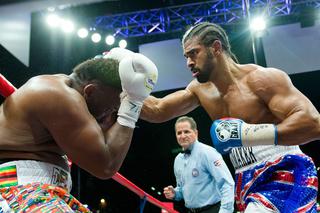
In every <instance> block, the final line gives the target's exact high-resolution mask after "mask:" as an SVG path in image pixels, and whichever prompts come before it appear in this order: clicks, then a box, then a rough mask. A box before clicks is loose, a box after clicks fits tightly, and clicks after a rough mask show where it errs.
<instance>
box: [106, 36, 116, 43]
mask: <svg viewBox="0 0 320 213" xmlns="http://www.w3.org/2000/svg"><path fill="white" fill-rule="evenodd" d="M114 40H115V39H114V36H112V35H108V36H107V37H106V44H108V45H113V44H114Z"/></svg>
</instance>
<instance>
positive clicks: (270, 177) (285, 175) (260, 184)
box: [236, 154, 318, 213]
mask: <svg viewBox="0 0 320 213" xmlns="http://www.w3.org/2000/svg"><path fill="white" fill-rule="evenodd" d="M317 192H318V178H317V171H316V169H315V165H314V163H313V161H312V159H311V158H310V157H309V156H307V155H305V154H288V155H283V156H281V157H279V158H277V159H275V160H273V161H266V162H264V163H261V164H258V165H256V166H254V167H253V168H250V169H248V170H243V171H241V172H237V173H236V204H237V208H238V210H239V211H242V212H243V211H245V210H246V208H247V206H248V204H249V203H250V204H252V203H255V204H258V205H259V206H263V207H264V208H265V209H266V210H267V211H266V212H281V213H282V212H283V213H300V212H301V213H302V212H303V213H305V212H309V213H313V212H317V211H316V200H317Z"/></svg>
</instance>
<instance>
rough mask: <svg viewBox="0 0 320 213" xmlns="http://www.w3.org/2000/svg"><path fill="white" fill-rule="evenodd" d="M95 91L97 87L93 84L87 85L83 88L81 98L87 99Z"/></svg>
mask: <svg viewBox="0 0 320 213" xmlns="http://www.w3.org/2000/svg"><path fill="white" fill-rule="evenodd" d="M96 89H97V85H95V84H87V85H86V86H85V87H84V88H83V96H84V97H85V98H86V99H87V98H90V97H91V95H92V94H93V93H94V91H95V90H96Z"/></svg>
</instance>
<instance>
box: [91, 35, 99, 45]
mask: <svg viewBox="0 0 320 213" xmlns="http://www.w3.org/2000/svg"><path fill="white" fill-rule="evenodd" d="M91 40H92V41H93V42H94V43H98V42H99V41H100V40H101V35H100V34H99V33H93V34H92V36H91Z"/></svg>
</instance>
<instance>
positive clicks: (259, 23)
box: [250, 17, 266, 31]
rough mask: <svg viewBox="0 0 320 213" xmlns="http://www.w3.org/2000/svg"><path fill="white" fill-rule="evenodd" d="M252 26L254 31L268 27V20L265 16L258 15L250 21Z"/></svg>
mask: <svg viewBox="0 0 320 213" xmlns="http://www.w3.org/2000/svg"><path fill="white" fill-rule="evenodd" d="M250 28H251V30H253V31H262V30H264V29H266V21H265V19H264V18H263V17H256V18H254V19H252V21H251V22H250Z"/></svg>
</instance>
